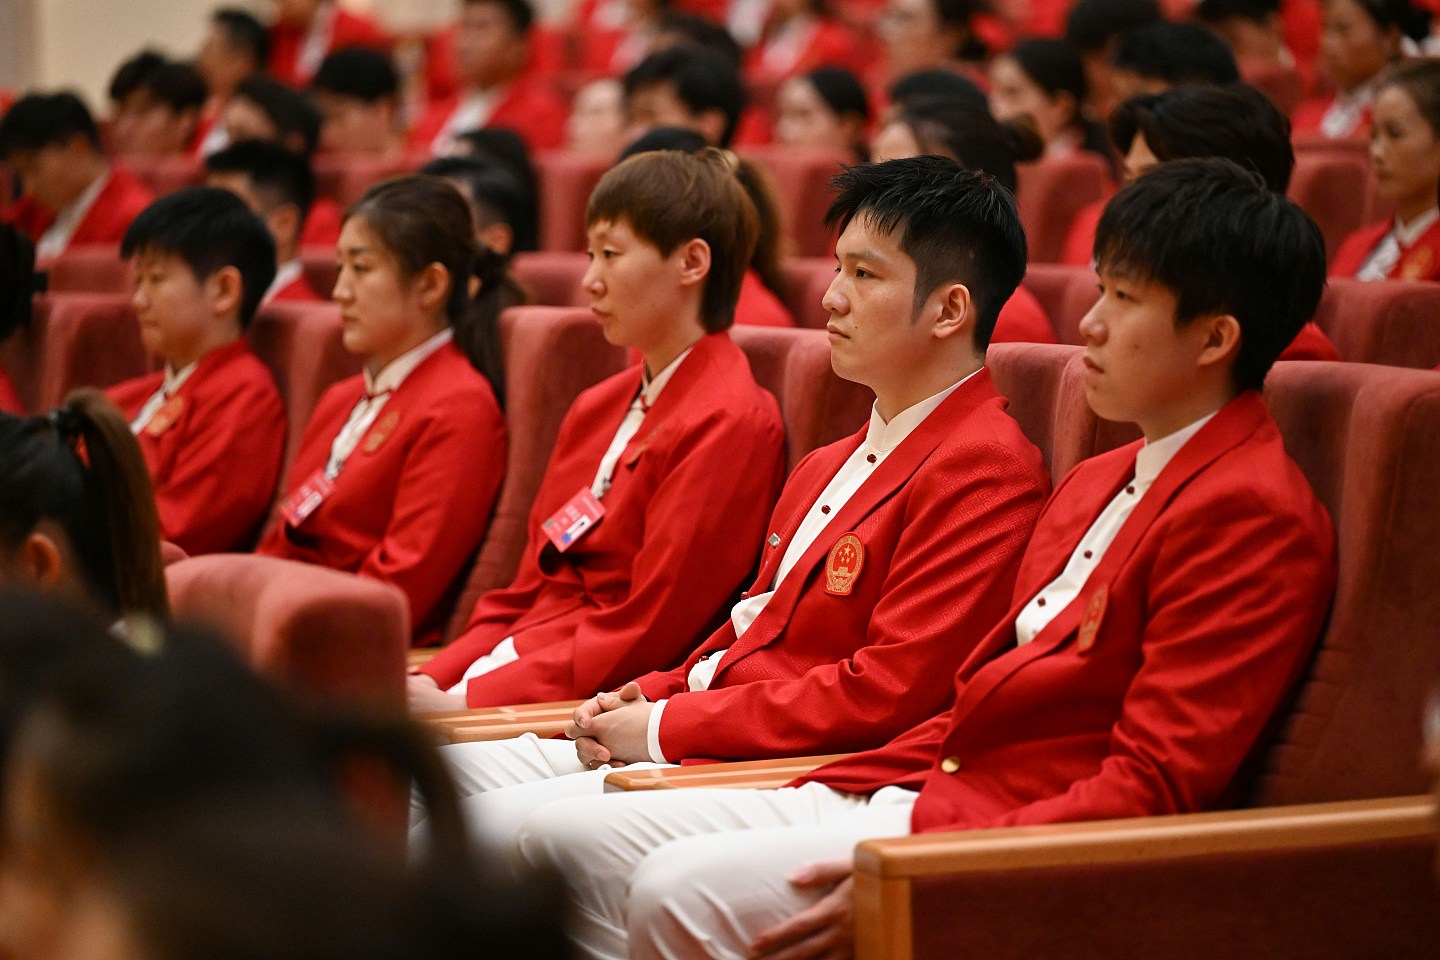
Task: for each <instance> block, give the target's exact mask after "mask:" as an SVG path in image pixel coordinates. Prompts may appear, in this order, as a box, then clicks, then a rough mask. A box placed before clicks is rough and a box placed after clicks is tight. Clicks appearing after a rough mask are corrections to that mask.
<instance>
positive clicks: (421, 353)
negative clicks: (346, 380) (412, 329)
mask: <svg viewBox="0 0 1440 960" xmlns="http://www.w3.org/2000/svg"><path fill="white" fill-rule="evenodd" d="M454 338H455V330H454V329H453V328H451V327H446V328H445V329H444V330H441V331H440V332H439V333H437V334H435V336H433V337H431V338H430V339H429V340H426V341H425V342H424V343H421V344H419V345H418V346H414V347H411V348H410V349H409V350H406V351H405V352H404V353H402V354H400V356H398V357H396V358H395V359H394V360H391V361H390V362H389V363H387V364H385V368H384V369H383V370H381V371H380V372H379V373H371V372H370V368H369V367H368V366H367V367H366V368H365V370H364V376H365V392H366V393H368V394H370V395H371V396H374V395H376V394H381V393H390V392H392V391H394V390H398V389H399V388H400V384H402V383H404V382H405V379H406V378H407V377H409V376H410V374H411V373H413V372H415V368H416V367H418V366H420V364H422V363H424V362H425V361H426V359H428V358H429V356H430V354H432V353H434V352H435V351H436V350H439V349H440V348H441V347H443V346H445V344H447V343H449V342H450V341H451V340H453V339H454Z"/></svg>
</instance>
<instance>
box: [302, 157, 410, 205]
mask: <svg viewBox="0 0 1440 960" xmlns="http://www.w3.org/2000/svg"><path fill="white" fill-rule="evenodd" d="M412 166H413V165H412V164H411V163H410V162H409V161H408V160H407V159H406V158H404V157H324V156H321V157H316V158H315V162H314V168H315V192H316V193H317V194H319V195H321V196H325V197H331V198H332V199H334V200H335V202H336V203H338V204H340V206H341V207H348V206H349V205H350V204H352V203H354V202H355V201H356V200H359V199H360V198H361V197H362V196H364V194H365V191H366V190H369V189H370V188H371V187H372V186H374V185H375V184H377V183H380V182H381V181H382V180H389V179H390V178H391V177H396V176H399V175H401V174H403V173H408V172H409V171H410V169H411V167H412Z"/></svg>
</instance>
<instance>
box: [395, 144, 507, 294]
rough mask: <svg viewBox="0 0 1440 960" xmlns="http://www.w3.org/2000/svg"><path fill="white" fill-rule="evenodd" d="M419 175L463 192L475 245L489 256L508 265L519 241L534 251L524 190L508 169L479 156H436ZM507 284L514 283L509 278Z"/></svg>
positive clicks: (461, 193)
mask: <svg viewBox="0 0 1440 960" xmlns="http://www.w3.org/2000/svg"><path fill="white" fill-rule="evenodd" d="M420 172H421V173H428V174H430V175H432V176H436V177H444V178H445V179H446V180H449V181H450V183H451V185H452V186H454V187H455V189H456V190H459V191H460V195H461V196H462V197H464V198H465V202H466V203H468V204H469V205H470V215H471V217H473V218H474V221H475V242H476V243H478V244H480V245H481V246H483V247H485V249H486V250H488V251H489V252H490V253H493V254H494V255H495V256H498V257H500V258H502V259H503V260H504V261H505V262H506V263H507V264H508V263H509V261H510V258H511V256H512V255H513V254H514V253H515V251H516V247H517V246H518V244H519V242H520V241H523V240H530V241H532V248H533V237H534V233H535V226H534V224H533V223H527V222H526V216H527V214H528V209H529V207H528V203H527V197H526V194H525V188H524V186H522V185H521V183H520V181H519V180H517V179H516V178H515V175H514V174H513V173H511V172H510V170H509V168H508V167H506V166H504V165H502V164H500V163H499V162H497V161H495V160H482V159H481V158H479V157H436V158H435V159H434V160H431V161H430V162H429V163H427V164H425V166H424V167H422V168H421V169H420ZM506 282H510V283H513V280H510V278H509V277H508V276H507V278H506ZM516 302H517V303H518V302H520V301H519V300H517V301H516ZM506 306H510V304H506ZM501 309H504V307H502V308H501Z"/></svg>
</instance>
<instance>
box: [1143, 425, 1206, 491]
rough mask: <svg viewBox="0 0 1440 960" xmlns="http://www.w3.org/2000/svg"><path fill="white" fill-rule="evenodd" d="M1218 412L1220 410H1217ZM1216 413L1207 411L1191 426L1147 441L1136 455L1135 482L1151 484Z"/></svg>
mask: <svg viewBox="0 0 1440 960" xmlns="http://www.w3.org/2000/svg"><path fill="white" fill-rule="evenodd" d="M1216 412H1218V411H1216ZM1213 416H1215V413H1207V414H1206V415H1205V416H1203V417H1201V418H1200V419H1199V420H1196V421H1195V422H1194V423H1192V424H1190V425H1189V426H1185V427H1181V428H1180V429H1179V430H1176V431H1175V432H1174V433H1171V434H1167V435H1166V436H1163V437H1161V438H1160V439H1159V440H1156V441H1155V442H1154V443H1146V444H1145V446H1143V447H1141V448H1140V452H1139V453H1138V454H1136V455H1135V483H1136V485H1138V486H1146V487H1148V486H1150V484H1152V483H1154V482H1155V478H1156V477H1158V476H1160V471H1161V470H1164V469H1165V465H1166V464H1168V463H1169V462H1170V461H1171V460H1173V459H1175V454H1177V453H1179V452H1180V448H1181V447H1183V446H1185V442H1186V441H1187V440H1189V439H1190V438H1191V437H1193V436H1195V434H1197V433H1199V432H1200V428H1201V427H1203V426H1205V424H1207V423H1209V422H1210V418H1211V417H1213Z"/></svg>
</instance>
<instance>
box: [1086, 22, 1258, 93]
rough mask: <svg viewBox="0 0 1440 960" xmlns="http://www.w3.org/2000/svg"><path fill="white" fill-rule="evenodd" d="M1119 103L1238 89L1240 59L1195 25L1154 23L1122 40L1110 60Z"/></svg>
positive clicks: (1223, 44)
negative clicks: (1188, 90) (1192, 89)
mask: <svg viewBox="0 0 1440 960" xmlns="http://www.w3.org/2000/svg"><path fill="white" fill-rule="evenodd" d="M1111 68H1112V74H1111V84H1112V89H1113V90H1114V92H1115V98H1116V100H1118V101H1120V102H1124V101H1126V100H1129V99H1130V98H1131V97H1134V96H1138V95H1139V94H1142V93H1164V92H1165V91H1166V90H1170V89H1172V88H1174V87H1180V86H1187V85H1190V84H1209V85H1212V86H1219V85H1221V84H1226V83H1238V82H1239V80H1240V68H1239V67H1237V66H1236V65H1235V55H1234V54H1233V53H1231V52H1230V48H1229V47H1227V46H1226V45H1225V41H1224V40H1221V39H1220V38H1219V37H1217V36H1216V35H1215V34H1213V33H1211V32H1210V31H1209V30H1206V29H1205V28H1204V27H1201V26H1197V25H1196V24H1193V23H1152V24H1150V25H1149V26H1145V27H1137V28H1136V29H1135V30H1132V31H1130V32H1129V33H1127V34H1125V35H1124V36H1123V37H1121V38H1120V41H1119V43H1117V44H1116V47H1115V54H1114V56H1113V57H1111Z"/></svg>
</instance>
